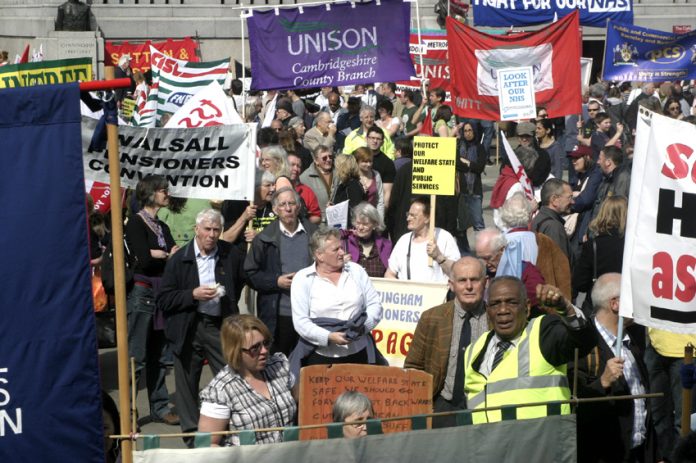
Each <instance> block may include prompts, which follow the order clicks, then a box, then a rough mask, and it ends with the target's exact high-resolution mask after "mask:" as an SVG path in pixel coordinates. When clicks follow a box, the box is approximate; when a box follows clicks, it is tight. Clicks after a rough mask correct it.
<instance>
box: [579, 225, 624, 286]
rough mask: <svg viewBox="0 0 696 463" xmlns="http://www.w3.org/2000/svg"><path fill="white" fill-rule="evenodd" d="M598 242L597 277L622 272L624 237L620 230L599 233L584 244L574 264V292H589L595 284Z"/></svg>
mask: <svg viewBox="0 0 696 463" xmlns="http://www.w3.org/2000/svg"><path fill="white" fill-rule="evenodd" d="M593 242H595V243H597V278H599V277H600V276H602V275H604V274H605V273H611V272H616V273H621V267H622V265H623V252H624V237H623V236H620V235H619V233H618V231H617V232H615V233H612V234H608V235H599V236H597V237H596V238H592V239H590V240H587V241H585V242H584V243H583V244H582V252H581V254H580V258H579V259H578V260H577V261H576V262H575V263H574V265H573V294H577V293H583V292H584V293H589V292H590V291H592V286H593V285H594V281H593V280H594V251H593V249H592V243H593Z"/></svg>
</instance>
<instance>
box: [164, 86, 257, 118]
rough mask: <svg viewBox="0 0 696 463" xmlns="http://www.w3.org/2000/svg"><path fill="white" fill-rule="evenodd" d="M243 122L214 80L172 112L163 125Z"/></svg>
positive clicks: (229, 99) (230, 100)
mask: <svg viewBox="0 0 696 463" xmlns="http://www.w3.org/2000/svg"><path fill="white" fill-rule="evenodd" d="M243 123H244V121H242V118H241V117H239V114H238V113H237V110H236V109H234V105H233V104H232V99H231V98H229V97H228V96H227V95H225V91H224V90H223V89H222V87H221V86H220V84H219V83H218V82H217V81H216V80H214V81H212V82H211V83H210V84H208V86H207V87H206V88H204V89H203V90H201V91H199V92H198V93H196V94H195V95H194V96H193V97H192V98H191V99H190V100H188V101H187V102H186V104H184V106H182V107H181V109H179V110H178V111H177V112H176V113H174V115H173V116H172V117H171V118H170V119H169V122H167V124H166V125H165V126H164V127H166V128H175V127H176V128H178V127H185V128H193V127H212V126H214V125H232V124H243Z"/></svg>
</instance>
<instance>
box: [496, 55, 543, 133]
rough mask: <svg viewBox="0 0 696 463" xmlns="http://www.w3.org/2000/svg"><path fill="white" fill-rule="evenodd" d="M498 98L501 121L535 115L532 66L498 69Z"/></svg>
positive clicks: (527, 117) (530, 117)
mask: <svg viewBox="0 0 696 463" xmlns="http://www.w3.org/2000/svg"><path fill="white" fill-rule="evenodd" d="M498 98H499V100H500V120H501V121H515V120H519V119H532V118H534V117H536V101H535V99H534V71H533V70H532V67H531V66H525V67H517V68H505V69H498Z"/></svg>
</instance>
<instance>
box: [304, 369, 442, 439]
mask: <svg viewBox="0 0 696 463" xmlns="http://www.w3.org/2000/svg"><path fill="white" fill-rule="evenodd" d="M432 383H433V377H432V376H431V375H430V374H429V373H426V372H424V371H417V370H403V369H401V368H396V367H383V366H376V365H355V364H344V365H313V366H310V367H305V368H303V369H302V371H301V372H300V397H301V400H300V407H299V424H300V426H304V425H308V424H320V423H331V422H332V421H333V420H332V415H331V411H332V407H333V404H334V402H335V400H336V398H337V397H338V396H339V395H341V393H343V392H344V391H349V390H354V391H358V392H362V393H363V394H365V395H366V396H367V397H369V398H370V400H371V401H372V406H373V407H374V409H375V418H389V417H393V416H406V415H419V414H423V413H431V412H432V409H433V404H432ZM382 429H383V431H384V433H391V432H403V431H409V430H410V429H411V422H410V420H400V421H388V422H385V423H382ZM326 437H327V433H326V429H325V428H322V429H312V430H306V431H302V432H301V433H300V438H301V439H302V440H307V439H326Z"/></svg>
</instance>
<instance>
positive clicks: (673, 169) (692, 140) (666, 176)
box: [621, 111, 696, 333]
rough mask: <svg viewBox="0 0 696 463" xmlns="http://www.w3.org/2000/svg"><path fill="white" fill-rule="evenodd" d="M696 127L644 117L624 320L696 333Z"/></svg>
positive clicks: (630, 230) (636, 154)
mask: <svg viewBox="0 0 696 463" xmlns="http://www.w3.org/2000/svg"><path fill="white" fill-rule="evenodd" d="M694 161H696V126H694V125H692V124H689V123H686V122H681V121H678V120H675V119H670V118H667V117H664V116H661V115H658V114H654V113H648V112H645V111H641V113H640V114H639V117H638V126H637V134H636V144H635V152H634V157H633V170H632V175H631V189H630V197H631V200H630V202H629V207H628V220H627V224H626V244H625V252H624V261H623V269H622V275H623V278H622V285H621V315H623V316H627V317H631V316H632V317H633V318H634V319H635V321H636V322H637V323H640V324H641V325H646V326H649V327H652V328H659V329H664V330H668V331H672V332H676V333H693V332H694V331H695V330H696V305H694V299H695V298H696V274H695V271H696V256H695V255H694V245H696V214H694V211H696V170H695V169H696V163H695V162H694Z"/></svg>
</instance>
